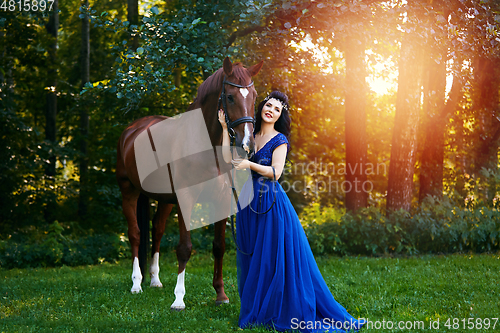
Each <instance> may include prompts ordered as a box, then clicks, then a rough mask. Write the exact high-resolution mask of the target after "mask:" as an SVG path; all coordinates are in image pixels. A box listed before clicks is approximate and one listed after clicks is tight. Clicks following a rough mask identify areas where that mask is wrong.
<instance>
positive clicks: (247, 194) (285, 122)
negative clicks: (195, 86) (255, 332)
mask: <svg viewBox="0 0 500 333" xmlns="http://www.w3.org/2000/svg"><path fill="white" fill-rule="evenodd" d="M288 108H289V106H288V97H287V96H286V95H285V94H283V93H281V92H279V91H273V92H272V93H271V94H270V95H269V96H267V97H266V98H265V99H264V101H262V102H261V103H260V104H259V106H258V109H257V114H256V116H255V117H256V124H255V131H254V137H255V147H256V153H255V155H254V156H253V157H252V159H251V160H245V159H243V160H242V159H233V160H231V155H230V153H228V149H224V150H223V153H224V159H225V161H226V162H230V161H231V162H232V163H233V165H234V166H235V168H236V169H246V168H250V170H251V173H252V179H249V180H248V181H247V182H246V183H245V185H244V186H243V189H242V191H241V193H240V197H239V201H240V202H242V203H244V202H250V207H248V206H247V207H245V208H244V209H242V210H241V211H240V212H238V214H237V216H236V219H237V222H238V231H237V242H238V245H239V247H240V249H241V252H239V251H238V254H237V260H238V291H239V294H240V298H241V310H240V318H239V323H238V324H239V326H240V327H242V328H244V327H251V326H258V325H263V326H266V327H268V328H274V329H276V330H278V331H284V330H290V329H294V330H295V329H296V330H300V331H302V332H325V331H326V332H345V331H348V330H352V331H354V330H356V329H359V328H360V327H361V326H362V322H361V321H359V322H358V320H356V319H355V318H354V317H352V316H351V315H350V314H349V313H347V311H346V309H345V308H344V307H342V305H340V304H339V303H337V301H335V299H334V298H333V296H332V294H331V293H330V291H329V290H328V287H327V285H326V283H325V281H324V279H323V277H322V276H321V273H320V271H319V269H318V266H317V264H316V261H315V260H314V257H313V254H312V251H311V248H310V246H309V243H308V241H307V238H306V235H305V233H304V230H303V228H302V225H301V224H300V221H299V218H298V216H297V213H296V212H295V210H294V208H293V206H292V204H291V203H290V200H289V199H288V197H287V195H286V193H285V192H284V191H283V188H282V187H281V185H280V184H279V183H278V182H273V179H274V177H275V178H276V180H277V179H279V178H280V176H281V175H282V173H283V169H284V166H285V158H286V155H287V153H288V150H289V149H290V144H289V142H288V137H289V135H290V116H289V113H288ZM219 122H220V123H221V125H222V128H223V131H224V134H223V135H224V136H223V142H222V145H223V147H228V146H229V136H228V134H227V125H226V123H225V118H224V113H223V112H222V110H220V111H219ZM266 211H267V213H266ZM242 252H246V254H245V253H242Z"/></svg>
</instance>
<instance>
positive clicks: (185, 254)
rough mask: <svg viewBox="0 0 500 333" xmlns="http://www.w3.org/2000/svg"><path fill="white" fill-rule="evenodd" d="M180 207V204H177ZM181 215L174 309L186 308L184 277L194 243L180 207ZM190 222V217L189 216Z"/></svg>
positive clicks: (172, 307)
mask: <svg viewBox="0 0 500 333" xmlns="http://www.w3.org/2000/svg"><path fill="white" fill-rule="evenodd" d="M177 207H179V205H177ZM178 217H179V244H178V245H177V249H176V253H177V262H178V264H179V270H178V272H177V273H178V274H177V284H176V285H175V289H174V294H175V301H174V303H172V305H171V306H170V308H171V309H172V310H177V311H181V310H184V309H185V308H186V305H185V304H184V295H185V294H186V288H185V286H184V280H185V279H184V278H185V273H186V265H187V262H188V261H189V258H190V257H191V250H192V248H193V244H192V243H191V233H190V232H189V231H188V230H187V228H186V225H185V224H184V218H183V216H182V213H181V210H180V209H178ZM187 221H188V223H189V217H188V218H187Z"/></svg>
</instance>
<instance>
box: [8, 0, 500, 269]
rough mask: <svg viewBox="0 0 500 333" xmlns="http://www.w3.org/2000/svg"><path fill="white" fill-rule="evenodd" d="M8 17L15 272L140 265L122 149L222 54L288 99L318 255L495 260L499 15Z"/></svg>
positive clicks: (248, 11) (231, 12) (368, 12)
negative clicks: (135, 123)
mask: <svg viewBox="0 0 500 333" xmlns="http://www.w3.org/2000/svg"><path fill="white" fill-rule="evenodd" d="M0 3H1V6H0V54H1V57H0V89H1V90H0V128H1V144H0V266H2V267H25V266H50V265H62V264H67V265H78V264H90V263H96V262H99V261H103V260H108V261H113V260H117V259H118V258H120V257H126V256H129V253H128V243H127V239H126V234H127V233H126V230H127V229H126V221H125V219H124V217H123V215H122V213H121V195H120V192H119V189H118V186H117V183H116V180H115V175H114V171H115V164H116V145H117V142H118V137H119V135H120V133H121V132H122V131H123V129H124V128H125V127H126V126H127V124H129V123H130V122H131V121H132V120H134V119H137V118H139V117H142V116H145V115H151V114H162V115H167V116H173V115H176V114H179V113H182V112H184V111H185V110H186V108H187V106H188V105H189V104H190V103H191V102H192V101H193V99H194V98H195V96H196V90H197V87H198V86H199V85H200V84H201V83H202V82H203V80H204V79H206V78H207V77H208V76H209V75H211V74H212V73H213V72H214V71H215V70H217V69H218V68H220V67H221V66H222V61H223V59H224V58H225V57H226V56H230V58H231V60H232V61H233V62H235V61H242V62H243V63H244V65H245V66H247V67H248V66H250V65H253V64H255V63H257V62H259V61H260V60H264V67H263V69H262V70H261V72H260V74H259V75H257V76H256V77H255V78H254V80H255V86H256V89H257V91H258V93H259V97H258V98H257V102H259V101H260V100H261V99H263V98H264V97H265V96H266V95H267V93H269V92H270V91H272V90H273V89H279V90H282V91H284V92H286V93H287V94H288V96H289V97H290V101H291V117H292V137H291V145H292V150H291V152H290V154H289V156H288V159H289V162H288V164H287V171H286V173H285V175H284V176H283V179H282V180H281V183H282V186H283V187H284V188H285V190H287V193H288V195H289V197H290V199H291V200H292V203H293V204H294V206H295V208H296V210H297V211H298V213H299V214H300V217H301V221H302V223H303V225H304V228H305V230H306V233H307V234H308V238H309V241H310V243H311V246H312V247H313V250H314V251H315V252H316V253H317V254H322V253H336V254H371V255H374V254H392V253H404V254H413V253H424V252H431V253H449V252H461V251H476V252H485V251H497V250H498V249H499V247H500V245H499V244H500V214H499V212H498V207H499V205H500V193H499V185H500V173H499V170H498V162H499V161H498V148H499V142H500V141H499V140H500V95H499V91H500V61H499V57H500V34H499V31H500V1H493V0H489V1H487V0H483V1H472V0H453V1H444V0H439V1H434V0H413V1H377V0H366V1H356V0H346V1H342V0H331V1H286V0H280V1H272V0H261V1H230V0H219V1H208V0H207V1H204V0H202V1H194V0H193V1H191V0H186V1H175V0H173V1H141V2H139V1H137V0H128V1H127V2H125V1H88V0H87V1H58V0H54V1H52V0H51V1H39V2H36V1H24V2H23V3H21V2H20V1H0ZM43 8H45V9H43ZM214 112H215V110H214ZM349 189H351V190H349ZM151 206H152V210H153V209H154V207H155V203H154V202H151ZM170 219H171V220H175V214H172V216H171V217H170ZM211 231H212V230H211V227H210V226H209V227H206V228H203V230H200V231H196V232H193V238H194V248H195V249H197V250H198V251H199V250H203V249H207V250H209V249H210V247H211V246H210V244H211V239H212V236H211V234H212V232H211ZM176 232H177V231H176V226H175V223H170V224H169V227H168V229H167V232H166V234H165V236H164V238H163V240H162V246H163V247H166V248H173V247H174V246H175V244H176ZM228 234H229V233H228ZM231 244H232V242H231V241H229V239H228V245H231Z"/></svg>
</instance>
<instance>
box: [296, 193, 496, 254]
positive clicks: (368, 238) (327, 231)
mask: <svg viewBox="0 0 500 333" xmlns="http://www.w3.org/2000/svg"><path fill="white" fill-rule="evenodd" d="M301 221H302V223H303V225H304V227H305V230H306V233H307V236H308V239H309V243H310V244H311V247H312V249H313V251H314V252H315V253H316V254H323V253H336V254H341V255H345V254H368V255H379V254H395V253H404V254H415V253H454V252H465V251H474V252H491V251H496V250H498V249H499V248H500V211H498V210H497V209H496V208H488V207H479V208H475V209H464V208H461V207H455V206H453V205H452V204H451V202H450V201H449V200H437V199H434V198H432V197H429V198H428V199H426V201H425V202H424V203H423V204H422V205H421V206H420V207H419V209H418V210H417V211H416V212H415V213H414V214H410V213H408V212H406V211H398V212H394V213H392V214H390V215H389V216H388V217H387V216H386V214H385V213H383V212H382V211H381V210H380V209H378V208H375V207H371V208H366V209H361V210H359V211H358V213H357V214H355V215H352V214H350V213H347V214H345V215H343V216H341V217H340V216H339V212H338V210H336V209H334V208H332V207H326V208H323V209H320V207H319V205H318V204H314V205H312V206H311V207H308V208H306V209H304V211H303V213H302V214H301Z"/></svg>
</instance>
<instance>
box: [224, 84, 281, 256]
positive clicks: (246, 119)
mask: <svg viewBox="0 0 500 333" xmlns="http://www.w3.org/2000/svg"><path fill="white" fill-rule="evenodd" d="M226 84H229V85H231V86H233V87H237V88H249V87H251V86H253V81H252V82H250V83H249V84H248V85H246V86H242V85H239V84H236V83H233V82H230V81H226V76H225V75H224V80H223V81H222V92H221V94H220V97H219V102H218V103H217V110H219V108H220V105H221V104H222V110H223V111H224V117H225V120H226V124H227V129H228V134H229V137H230V141H231V142H230V146H231V147H232V146H233V144H234V140H235V139H236V133H235V132H234V129H233V128H234V127H236V126H238V125H239V124H243V123H252V124H253V126H254V127H255V118H254V117H248V116H246V117H241V118H238V119H236V120H235V121H233V122H231V120H230V119H229V116H228V114H227V111H226V110H227V102H226V98H227V97H226V88H225V85H226ZM271 167H272V169H273V178H274V180H273V190H274V191H273V192H274V200H273V203H272V204H271V206H270V207H269V208H268V209H267V210H266V211H265V212H257V211H255V210H254V209H253V208H252V205H249V207H250V209H251V210H252V211H253V212H254V213H255V214H266V213H267V212H269V211H270V210H271V208H272V207H273V205H274V203H275V202H276V190H275V188H274V186H275V184H276V174H275V170H274V167H273V166H271ZM232 170H233V175H232V179H231V189H232V191H233V195H234V198H235V200H236V205H237V208H238V211H241V207H240V203H239V200H238V194H237V193H236V188H235V186H234V168H233V169H232ZM262 185H264V184H262ZM262 193H263V191H262V186H261V188H260V190H259V206H260V203H261V200H262ZM232 205H233V201H232V200H231V210H230V211H231V212H232V211H233V208H232ZM234 225H235V222H234V214H233V215H231V232H232V235H233V241H234V244H235V245H236V249H237V250H238V251H240V252H241V253H242V254H244V255H249V256H251V255H252V254H253V252H252V253H246V252H243V251H242V250H241V249H240V247H239V246H238V242H237V241H236V234H235V228H234Z"/></svg>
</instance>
